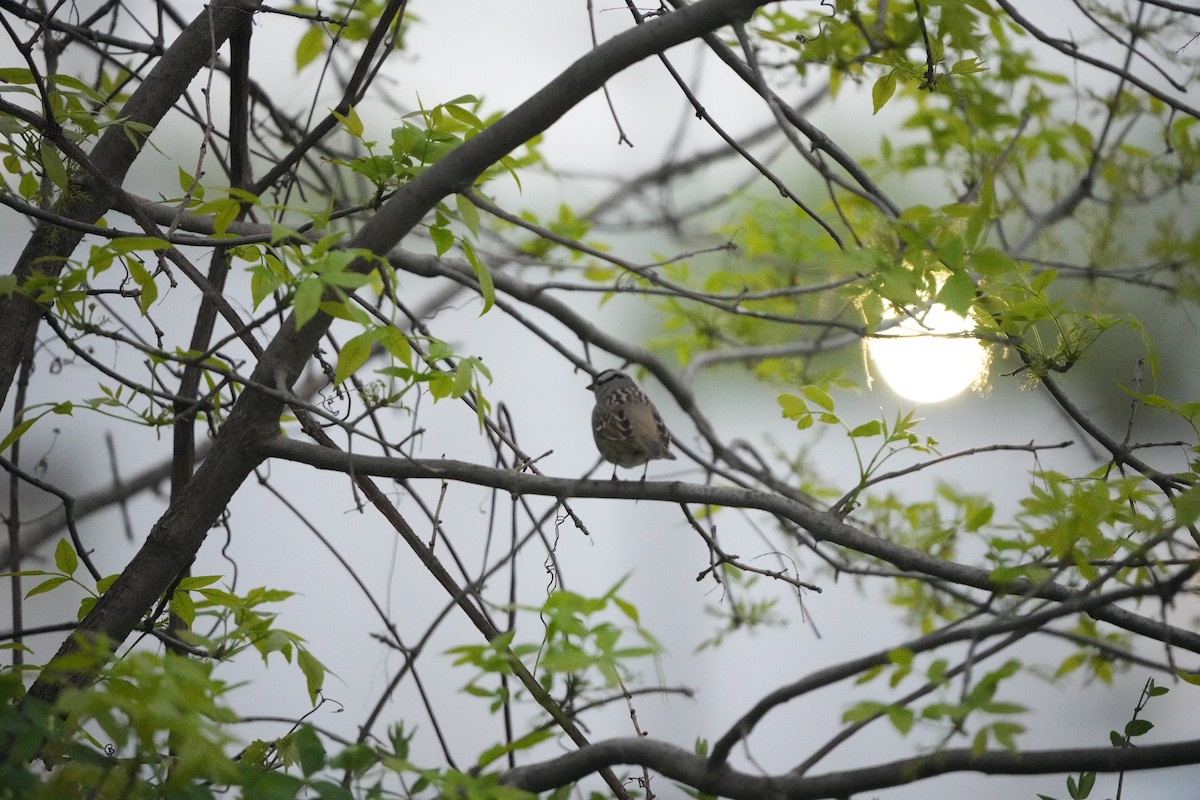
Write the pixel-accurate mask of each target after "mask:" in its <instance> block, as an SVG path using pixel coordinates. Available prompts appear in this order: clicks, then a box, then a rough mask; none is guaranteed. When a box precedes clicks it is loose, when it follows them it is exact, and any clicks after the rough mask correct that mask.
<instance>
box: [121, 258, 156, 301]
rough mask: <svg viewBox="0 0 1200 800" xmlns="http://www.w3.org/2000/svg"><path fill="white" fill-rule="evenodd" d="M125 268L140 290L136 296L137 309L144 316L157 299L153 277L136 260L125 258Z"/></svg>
mask: <svg viewBox="0 0 1200 800" xmlns="http://www.w3.org/2000/svg"><path fill="white" fill-rule="evenodd" d="M125 267H126V269H128V270H129V275H130V277H132V278H133V282H134V283H136V284H137V285H138V289H139V290H140V292H139V294H138V308H140V309H141V310H142V314H143V315H145V314H146V312H147V311H149V310H150V306H151V305H153V304H154V301H155V300H157V299H158V284H157V283H155V282H154V277H153V276H152V275H151V274H150V272H149V271H148V270H147V269H146V267H145V266H144V265H143V264H142V262H141V261H139V260H138V259H137V258H133V257H130V258H126V259H125Z"/></svg>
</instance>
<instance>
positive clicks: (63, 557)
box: [54, 539, 79, 575]
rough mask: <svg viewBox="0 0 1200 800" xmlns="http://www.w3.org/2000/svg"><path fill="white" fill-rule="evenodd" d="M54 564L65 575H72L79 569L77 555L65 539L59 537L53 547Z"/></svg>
mask: <svg viewBox="0 0 1200 800" xmlns="http://www.w3.org/2000/svg"><path fill="white" fill-rule="evenodd" d="M54 566H56V567H58V569H59V571H60V572H63V573H65V574H67V575H74V574H75V570H77V569H79V556H77V555H76V554H75V548H74V547H72V546H71V543H70V542H68V541H67V540H66V539H59V540H58V544H57V545H56V546H55V547H54Z"/></svg>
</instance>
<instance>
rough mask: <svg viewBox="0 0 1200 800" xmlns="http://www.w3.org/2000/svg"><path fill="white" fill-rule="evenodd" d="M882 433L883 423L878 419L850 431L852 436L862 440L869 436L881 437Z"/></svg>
mask: <svg viewBox="0 0 1200 800" xmlns="http://www.w3.org/2000/svg"><path fill="white" fill-rule="evenodd" d="M881 433H883V423H882V422H880V421H879V420H877V419H873V420H871V421H870V422H864V423H863V424H862V425H859V426H858V427H857V428H855V429H853V430H852V431H850V436H852V437H853V438H855V439H862V438H866V437H869V436H879V435H880V434H881Z"/></svg>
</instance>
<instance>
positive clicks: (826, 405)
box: [800, 386, 833, 411]
mask: <svg viewBox="0 0 1200 800" xmlns="http://www.w3.org/2000/svg"><path fill="white" fill-rule="evenodd" d="M800 391H801V392H803V394H804V396H805V397H807V398H808V399H809V400H811V401H812V402H814V403H816V404H817V405H819V406H820V407H821V408H823V409H825V410H826V411H833V398H832V397H830V396H829V394H828V392H826V391H824V390H823V389H819V388H817V387H816V386H805V387H804V388H803V389H801V390H800Z"/></svg>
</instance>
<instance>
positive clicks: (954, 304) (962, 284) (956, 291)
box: [937, 272, 975, 317]
mask: <svg viewBox="0 0 1200 800" xmlns="http://www.w3.org/2000/svg"><path fill="white" fill-rule="evenodd" d="M937 301H938V302H939V303H941V304H942V305H944V306H945V307H946V308H948V309H950V310H951V311H953V312H954V313H955V314H958V315H959V316H960V317H965V316H967V313H968V312H969V311H970V310H971V304H972V303H973V302H974V301H975V282H974V281H972V280H971V278H970V277H968V275H967V273H965V272H955V273H954V274H953V275H951V276H950V277H949V278H947V279H946V282H945V283H944V284H942V288H941V290H940V291H938V295H937Z"/></svg>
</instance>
